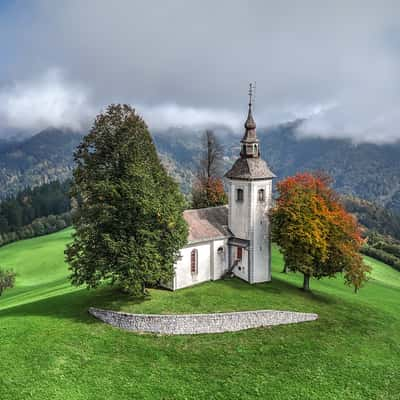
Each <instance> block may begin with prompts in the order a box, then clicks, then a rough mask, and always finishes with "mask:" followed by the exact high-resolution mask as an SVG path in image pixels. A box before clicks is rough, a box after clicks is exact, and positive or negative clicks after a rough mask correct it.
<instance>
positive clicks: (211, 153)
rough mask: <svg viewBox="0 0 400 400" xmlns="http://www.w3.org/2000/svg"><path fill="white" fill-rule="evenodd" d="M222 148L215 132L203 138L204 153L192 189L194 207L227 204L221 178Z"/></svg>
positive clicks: (208, 133) (207, 132)
mask: <svg viewBox="0 0 400 400" xmlns="http://www.w3.org/2000/svg"><path fill="white" fill-rule="evenodd" d="M221 163H222V148H221V145H220V144H219V142H218V140H217V138H216V136H215V134H214V132H213V131H210V130H206V131H205V132H204V135H203V137H202V151H201V154H200V162H199V167H198V170H197V173H196V178H195V182H194V183H193V187H192V207H193V208H205V207H213V206H219V205H223V204H226V203H227V196H226V193H225V190H224V184H223V182H222V178H221Z"/></svg>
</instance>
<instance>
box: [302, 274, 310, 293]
mask: <svg viewBox="0 0 400 400" xmlns="http://www.w3.org/2000/svg"><path fill="white" fill-rule="evenodd" d="M303 290H304V291H305V292H309V291H310V275H306V274H304V280H303Z"/></svg>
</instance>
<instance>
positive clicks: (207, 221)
mask: <svg viewBox="0 0 400 400" xmlns="http://www.w3.org/2000/svg"><path fill="white" fill-rule="evenodd" d="M183 218H184V219H185V221H186V222H187V224H188V225H189V237H188V241H189V243H195V242H204V241H206V240H215V239H222V238H226V237H230V236H231V233H230V232H229V229H228V206H219V207H209V208H200V209H198V210H186V211H184V212H183Z"/></svg>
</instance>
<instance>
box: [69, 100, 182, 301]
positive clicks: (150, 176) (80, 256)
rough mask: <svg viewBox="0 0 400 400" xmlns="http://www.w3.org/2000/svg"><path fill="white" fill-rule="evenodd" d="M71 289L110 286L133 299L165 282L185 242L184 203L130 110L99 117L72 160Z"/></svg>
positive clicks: (120, 109)
mask: <svg viewBox="0 0 400 400" xmlns="http://www.w3.org/2000/svg"><path fill="white" fill-rule="evenodd" d="M74 158H75V162H76V169H75V171H74V182H73V185H72V190H71V195H72V196H73V197H74V198H75V199H79V201H78V202H77V207H76V209H75V211H74V217H73V224H74V226H75V233H74V236H73V243H72V244H71V245H69V246H68V248H67V250H66V259H67V261H68V262H69V264H70V269H71V271H72V275H71V280H72V283H73V284H74V285H81V284H86V285H87V286H88V287H96V286H98V285H99V284H100V283H102V282H104V281H106V282H109V283H111V284H114V285H118V286H120V287H121V288H122V289H124V290H126V291H128V292H130V293H132V294H139V293H141V294H143V293H144V292H145V288H146V286H149V285H156V284H159V283H162V282H167V281H169V280H171V279H172V277H173V273H174V271H173V265H174V262H175V260H176V258H177V256H178V254H179V249H180V248H182V247H183V246H184V245H185V243H186V240H187V225H186V223H185V221H184V219H183V217H182V212H183V210H184V208H185V203H184V198H183V196H182V195H181V193H180V191H179V189H178V185H177V184H176V183H175V182H174V181H173V179H172V178H171V177H169V176H168V175H167V173H166V171H165V170H164V168H163V167H162V165H161V163H160V160H159V158H158V155H157V153H156V149H155V146H154V144H153V141H152V138H151V136H150V133H149V131H148V129H147V126H146V124H145V122H144V121H143V119H142V118H141V117H140V116H139V115H138V114H137V113H136V112H135V110H134V109H132V108H131V107H129V106H127V105H111V106H109V107H108V109H107V110H106V111H105V112H104V113H102V114H100V115H99V116H97V118H96V120H95V123H94V125H93V127H92V129H91V131H90V133H89V134H88V135H87V136H85V137H84V139H83V141H82V143H81V144H80V145H79V146H78V148H77V150H76V152H75V155H74Z"/></svg>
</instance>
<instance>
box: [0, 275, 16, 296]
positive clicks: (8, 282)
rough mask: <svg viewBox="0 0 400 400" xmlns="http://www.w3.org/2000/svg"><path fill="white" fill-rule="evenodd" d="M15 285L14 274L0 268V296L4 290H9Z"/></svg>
mask: <svg viewBox="0 0 400 400" xmlns="http://www.w3.org/2000/svg"><path fill="white" fill-rule="evenodd" d="M14 284H15V272H13V271H10V270H3V269H1V268H0V296H1V295H2V294H3V292H4V290H6V289H11V288H13V287H14Z"/></svg>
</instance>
